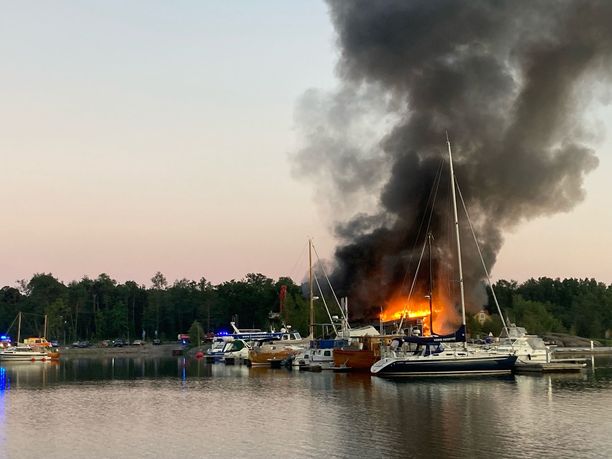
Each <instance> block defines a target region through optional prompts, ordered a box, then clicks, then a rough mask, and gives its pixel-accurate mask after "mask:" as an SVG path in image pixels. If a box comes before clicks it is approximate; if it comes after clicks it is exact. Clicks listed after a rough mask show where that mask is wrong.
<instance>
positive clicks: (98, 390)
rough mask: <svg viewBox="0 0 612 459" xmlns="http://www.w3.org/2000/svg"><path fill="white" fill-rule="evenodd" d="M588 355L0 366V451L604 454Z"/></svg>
mask: <svg viewBox="0 0 612 459" xmlns="http://www.w3.org/2000/svg"><path fill="white" fill-rule="evenodd" d="M595 364H596V365H595V366H596V368H595V370H594V371H593V370H592V369H590V368H589V369H588V370H587V371H585V372H583V373H581V374H575V375H574V374H572V375H545V376H542V375H536V376H532V375H526V376H510V377H503V378H490V377H488V378H477V379H474V378H463V379H461V378H458V379H442V380H433V379H418V380H409V381H406V382H397V381H388V380H384V379H380V378H374V377H372V378H371V377H370V376H368V375H353V374H334V373H328V372H323V373H304V372H298V371H288V370H273V369H265V368H252V369H249V368H247V367H243V366H236V367H232V366H224V365H219V364H215V365H211V364H206V363H204V362H202V361H196V360H189V359H184V358H143V357H135V358H129V357H123V358H72V359H67V360H62V361H61V362H60V363H59V364H52V363H30V362H27V363H12V364H4V365H2V366H1V367H0V457H2V458H4V457H6V458H9V459H12V458H42V457H44V458H45V459H55V458H84V457H87V458H88V459H99V458H119V457H124V458H202V457H209V458H221V457H252V458H293V457H296V458H297V457H307V458H308V457H313V458H314V457H325V458H335V457H338V458H349V457H351V458H362V457H363V458H365V457H374V458H377V457H381V458H383V457H389V458H395V457H466V458H468V457H469V458H471V457H487V458H491V457H503V458H505V457H507V458H516V457H534V458H535V457H538V458H540V457H556V458H575V457H582V458H589V457H593V458H595V457H610V456H609V454H610V451H612V434H611V433H612V418H611V417H610V410H611V409H612V360H611V358H610V357H598V358H597V359H596V360H595Z"/></svg>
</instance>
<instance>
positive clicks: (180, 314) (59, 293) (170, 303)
mask: <svg viewBox="0 0 612 459" xmlns="http://www.w3.org/2000/svg"><path fill="white" fill-rule="evenodd" d="M151 283H152V286H151V287H150V288H146V287H145V286H142V285H138V284H137V283H136V282H133V281H128V282H125V283H123V284H121V283H118V282H117V281H116V280H114V279H112V278H111V277H110V276H108V275H107V274H100V275H99V276H98V277H97V278H95V279H90V278H88V277H84V278H82V279H81V280H79V281H73V282H70V283H69V284H68V285H65V284H63V283H62V282H60V281H59V280H58V279H57V278H55V277H54V276H53V275H51V274H45V273H43V274H35V275H34V276H33V277H32V279H30V280H29V281H25V280H24V281H20V282H18V285H17V286H16V287H10V286H5V287H2V288H0V330H2V331H6V330H7V329H8V327H9V325H11V323H12V322H13V321H14V319H15V317H16V315H17V313H18V312H20V311H21V312H23V313H24V317H25V319H26V320H24V323H23V324H22V329H23V334H24V335H25V334H28V333H31V334H40V333H42V324H43V323H44V315H45V314H46V315H47V317H48V338H55V339H63V335H64V334H65V336H66V339H67V340H68V341H75V340H79V339H88V340H95V339H108V338H110V339H112V338H117V337H122V338H128V337H129V338H131V339H133V338H135V337H141V336H142V332H143V330H144V331H145V332H146V337H147V338H148V339H151V338H153V337H154V336H155V330H157V331H158V336H159V337H160V338H165V339H174V337H176V335H177V334H178V333H185V332H186V331H187V330H188V329H189V328H190V327H192V326H193V324H194V322H197V323H198V324H199V326H200V327H201V329H202V336H204V334H205V332H208V331H218V330H220V329H225V330H227V329H228V327H229V322H230V321H231V320H233V319H235V320H236V321H237V323H238V326H240V327H243V328H266V327H267V326H268V325H269V313H270V312H275V313H277V312H280V299H279V292H280V291H281V287H282V286H286V296H285V302H284V310H283V319H284V321H285V322H286V323H287V324H290V325H292V326H293V328H294V329H295V330H298V331H299V332H300V333H302V334H303V335H306V334H307V333H308V320H309V302H308V298H307V296H306V295H305V294H304V292H303V290H302V286H301V285H298V284H296V283H295V282H294V281H293V280H292V279H290V278H288V277H281V278H279V279H278V280H277V281H274V280H273V279H270V278H268V277H266V276H264V275H263V274H259V273H251V274H247V275H246V276H245V277H244V278H243V279H241V280H230V281H226V282H223V283H220V284H218V285H212V284H211V283H210V282H209V281H207V280H206V279H205V278H201V279H200V280H199V281H192V280H188V279H179V280H176V281H174V282H173V283H172V284H169V283H168V281H167V280H166V278H165V276H164V275H163V274H162V273H160V272H157V273H156V274H155V275H154V276H153V277H152V279H151ZM495 291H496V295H497V298H498V300H499V303H500V306H501V309H502V312H503V314H504V316H505V317H508V318H509V319H510V320H511V321H513V322H515V323H516V324H517V325H519V326H523V327H525V328H527V330H528V331H529V332H530V333H544V332H549V331H570V332H573V333H577V334H579V335H581V336H585V337H589V338H596V339H599V338H604V337H605V335H606V333H607V332H609V331H610V330H612V286H606V285H605V284H603V283H600V282H597V281H595V280H594V279H563V280H560V279H551V278H546V277H542V278H539V279H529V280H528V281H526V282H524V283H522V284H519V283H517V282H515V281H505V280H502V281H499V282H497V284H496V285H495ZM318 296H321V294H318ZM325 299H326V301H327V303H328V305H330V309H332V311H331V313H332V315H340V314H339V311H337V310H336V308H335V307H334V306H333V305H334V304H335V300H334V299H333V297H332V296H331V294H330V293H329V292H326V293H325ZM488 310H489V312H491V313H493V315H492V316H491V320H489V321H487V322H485V323H484V324H482V325H481V324H479V323H476V322H475V321H473V320H472V318H469V317H468V324H467V325H468V331H469V332H470V334H471V335H472V336H476V335H478V334H480V335H486V334H488V333H489V332H492V333H493V334H494V335H498V334H499V332H500V330H501V319H500V317H499V316H498V315H497V314H495V312H496V308H495V307H494V303H493V301H492V298H490V301H489V306H488ZM376 311H377V310H376ZM315 319H316V320H315V321H316V322H319V323H321V322H329V318H328V316H327V313H326V312H325V309H324V306H323V299H322V298H320V299H318V300H316V301H315Z"/></svg>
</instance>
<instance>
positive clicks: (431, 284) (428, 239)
mask: <svg viewBox="0 0 612 459" xmlns="http://www.w3.org/2000/svg"><path fill="white" fill-rule="evenodd" d="M432 239H433V234H431V231H430V232H429V233H427V243H428V245H429V295H428V296H429V334H430V335H433V334H434V330H433V298H432V297H433V267H432V261H431V240H432Z"/></svg>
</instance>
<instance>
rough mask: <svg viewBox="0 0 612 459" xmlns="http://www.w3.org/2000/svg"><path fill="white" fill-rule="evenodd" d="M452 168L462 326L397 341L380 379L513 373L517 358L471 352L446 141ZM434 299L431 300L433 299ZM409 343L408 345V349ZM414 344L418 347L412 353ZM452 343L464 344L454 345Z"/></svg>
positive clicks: (380, 365)
mask: <svg viewBox="0 0 612 459" xmlns="http://www.w3.org/2000/svg"><path fill="white" fill-rule="evenodd" d="M446 143H447V146H448V158H449V165H450V180H451V196H452V202H453V217H454V226H455V238H456V248H457V264H458V272H459V291H460V299H461V319H462V321H461V326H460V327H459V329H458V330H457V331H456V332H455V333H451V334H448V335H430V336H406V337H402V338H401V340H398V341H396V343H395V346H393V347H392V348H391V349H389V350H388V352H387V354H386V355H384V356H383V357H382V358H381V359H380V360H379V361H377V362H376V363H374V365H372V367H371V368H370V372H371V374H373V375H376V376H382V377H389V378H401V377H411V376H460V375H497V374H508V373H511V372H512V369H513V368H514V364H515V362H516V359H517V356H516V355H514V354H513V353H509V352H496V351H491V350H490V351H488V352H487V351H485V350H482V349H477V348H468V346H467V341H466V334H465V329H466V325H465V322H466V321H465V293H464V285H463V266H462V264H461V241H460V238H459V220H458V216H457V198H456V194H455V186H456V185H455V174H454V170H453V155H452V150H451V144H450V140H449V139H448V136H447V139H446ZM430 296H431V292H430ZM430 299H431V297H430ZM404 343H405V345H404ZM411 343H415V344H416V350H412V348H411V347H410V344H411ZM451 343H461V344H462V345H459V346H457V345H453V344H451Z"/></svg>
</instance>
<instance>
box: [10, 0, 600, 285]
mask: <svg viewBox="0 0 612 459" xmlns="http://www.w3.org/2000/svg"><path fill="white" fill-rule="evenodd" d="M145 4H146V8H144V7H143V6H144V5H145ZM83 5H85V4H83ZM83 5H80V6H79V5H78V4H74V3H70V2H68V3H63V2H58V3H56V2H54V3H53V4H51V3H49V4H46V3H38V2H37V3H29V2H18V3H14V4H11V5H10V6H6V7H5V8H4V9H3V15H2V17H0V54H1V55H2V56H3V72H1V73H0V91H1V97H2V104H0V158H1V163H0V164H1V165H2V167H1V168H0V207H1V208H2V219H1V220H0V285H14V283H15V281H16V280H17V279H23V278H26V279H27V278H29V277H31V275H32V274H33V273H36V272H51V273H53V274H55V275H56V276H58V277H59V278H60V279H62V280H63V281H70V280H73V279H79V278H81V277H82V276H84V275H88V276H90V277H95V276H97V275H98V274H99V273H101V272H106V273H108V274H109V275H110V276H111V277H113V278H115V279H117V280H119V281H125V280H130V279H132V280H136V281H137V282H140V283H145V284H149V279H150V278H151V277H152V275H153V274H154V273H155V272H156V271H161V272H163V273H164V274H165V275H166V277H167V278H168V279H169V280H170V281H172V280H174V279H177V278H183V277H186V278H189V279H199V278H200V277H202V276H204V277H206V278H207V279H209V280H210V281H212V282H213V283H218V282H222V281H224V280H229V279H232V278H242V277H243V276H244V275H245V274H246V273H249V272H262V273H264V274H266V275H269V276H271V277H278V276H280V275H287V274H288V275H291V276H293V277H294V278H295V279H296V280H301V278H302V275H303V273H304V272H305V269H306V266H305V260H303V263H301V264H300V263H298V264H296V261H298V260H299V258H300V254H301V253H302V251H303V247H304V244H305V241H306V239H307V238H308V237H309V236H312V237H314V238H315V241H316V243H317V245H318V247H319V252H320V253H321V255H322V256H327V257H329V256H330V255H331V254H332V253H333V247H334V244H335V243H334V240H333V237H332V235H331V233H330V221H329V220H328V219H327V218H326V217H325V215H324V214H323V213H322V212H321V206H319V205H318V204H317V203H315V201H314V196H315V194H316V190H315V189H314V188H313V187H312V186H311V185H309V184H307V183H306V182H302V181H298V180H296V179H295V178H294V177H292V176H291V173H290V164H289V159H288V158H289V157H288V154H289V153H290V152H292V151H295V149H296V148H297V142H298V141H297V138H296V137H297V135H296V130H295V126H294V109H295V104H296V101H297V100H298V98H299V97H300V95H301V94H302V93H303V92H304V91H305V90H307V89H308V88H310V87H317V88H324V89H331V88H333V87H334V86H335V85H336V84H337V81H336V79H335V76H334V65H335V61H336V57H337V51H336V50H335V48H334V40H333V30H332V28H331V24H330V23H329V20H328V17H327V12H326V7H325V6H324V5H323V4H319V3H314V2H305V3H303V4H293V2H287V3H285V2H269V3H268V2H267V3H263V4H259V3H258V4H257V5H254V4H249V3H246V4H242V5H240V7H237V6H235V5H221V4H218V5H216V6H214V5H215V4H214V3H212V4H204V3H202V4H195V5H193V4H183V5H182V6H179V7H177V6H170V5H169V4H167V5H165V4H152V3H150V2H144V3H139V2H130V3H129V4H128V5H127V6H126V5H124V4H122V3H121V2H118V3H106V2H100V3H92V4H90V5H89V6H83ZM279 37H282V39H280V38H279ZM600 122H601V126H602V130H603V131H604V132H605V131H607V130H609V129H610V128H612V111H610V110H607V111H605V110H602V111H601V113H600ZM598 150H599V151H600V152H601V154H600V155H599V157H600V162H601V163H600V167H599V169H598V170H597V171H596V172H595V173H593V174H591V175H590V176H589V177H588V178H587V182H586V188H587V191H588V197H587V200H586V201H585V202H584V203H583V204H581V205H580V206H579V207H577V208H576V209H575V210H574V211H572V212H571V213H568V214H564V215H557V216H554V217H551V218H543V219H540V220H537V221H534V222H531V223H528V224H525V225H523V226H522V227H521V228H520V229H519V230H517V231H516V232H515V233H513V234H509V235H508V236H507V242H506V245H505V246H504V248H503V250H502V252H501V253H500V256H499V262H498V264H497V266H496V267H495V269H494V270H493V275H494V277H496V278H514V279H518V280H524V279H526V278H528V277H530V276H535V277H537V276H552V277H556V276H560V277H566V276H568V277H569V276H575V277H595V278H597V279H599V280H601V281H604V282H607V283H610V282H612V265H611V264H610V263H609V262H608V260H609V258H610V254H611V249H610V247H612V210H611V209H612V206H611V205H610V203H609V202H608V198H609V177H611V176H612V174H611V172H612V164H611V162H610V161H609V152H610V143H609V142H608V143H603V144H600V146H599V147H598Z"/></svg>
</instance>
